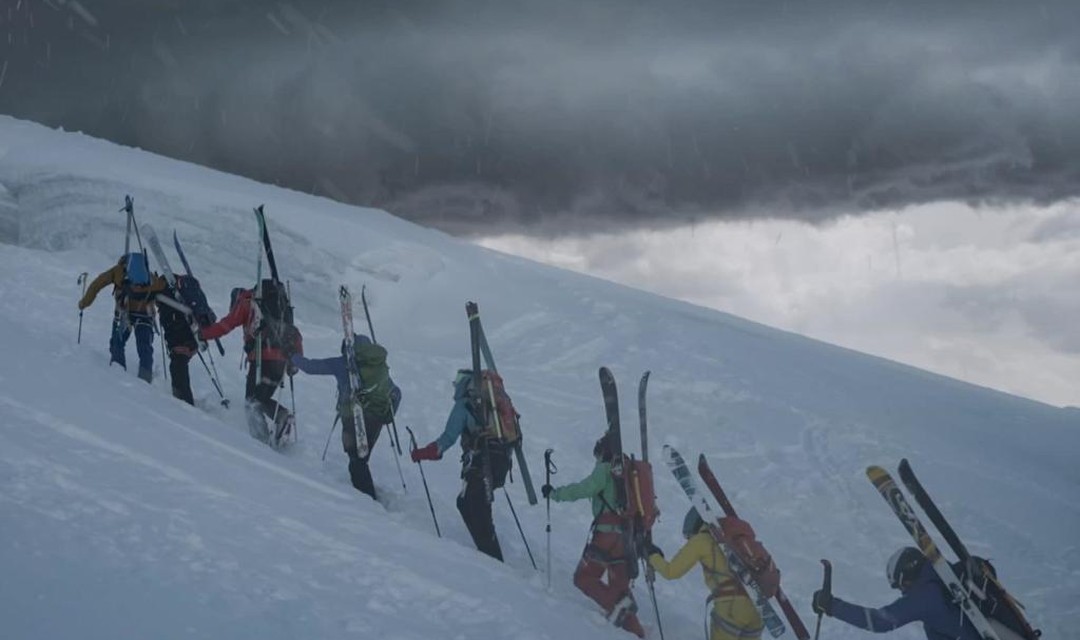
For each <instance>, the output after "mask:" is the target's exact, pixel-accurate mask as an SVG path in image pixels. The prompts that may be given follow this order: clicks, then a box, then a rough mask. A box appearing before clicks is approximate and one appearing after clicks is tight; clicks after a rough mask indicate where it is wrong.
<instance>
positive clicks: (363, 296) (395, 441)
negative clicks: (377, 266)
mask: <svg viewBox="0 0 1080 640" xmlns="http://www.w3.org/2000/svg"><path fill="white" fill-rule="evenodd" d="M360 302H361V303H362V305H363V307H364V317H365V318H366V319H367V326H368V333H369V334H370V335H371V341H372V342H374V343H375V344H379V341H378V340H376V339H375V325H374V324H372V322H371V312H370V311H369V310H368V304H367V285H366V284H365V285H363V286H361V287H360ZM390 404H391V407H393V402H392V401H391V403H390ZM395 417H396V416H394V415H392V414H391V416H390V430H389V434H390V444H392V445H393V447H394V451H395V452H396V456H395V457H394V464H396V465H397V471H398V476H399V477H400V478H401V488H402V489H403V490H404V491H405V492H406V493H408V492H409V488H408V487H406V486H405V474H404V473H402V472H401V461H400V460H398V458H400V457H401V437H400V436H398V430H397V421H396V420H395Z"/></svg>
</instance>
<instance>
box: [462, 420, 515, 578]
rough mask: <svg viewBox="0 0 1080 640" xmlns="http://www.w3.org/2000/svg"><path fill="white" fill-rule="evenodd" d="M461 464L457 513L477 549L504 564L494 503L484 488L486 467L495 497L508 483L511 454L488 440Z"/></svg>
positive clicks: (479, 445)
mask: <svg viewBox="0 0 1080 640" xmlns="http://www.w3.org/2000/svg"><path fill="white" fill-rule="evenodd" d="M484 447H486V448H487V456H485V455H484V453H483V448H484ZM462 462H463V466H462V469H461V479H462V487H461V493H459V494H458V497H457V508H458V511H459V512H460V513H461V517H462V519H463V520H464V521H465V527H466V528H468V530H469V535H471V536H472V539H473V543H474V544H476V548H477V549H478V550H479V551H480V552H481V553H485V554H487V555H489V556H491V557H492V558H495V559H496V560H498V561H499V562H502V559H503V554H502V547H501V546H500V545H499V536H498V535H497V534H496V533H495V522H494V519H493V518H492V514H491V501H490V500H489V499H488V498H489V496H488V492H487V489H486V487H485V476H486V475H487V473H485V465H486V467H487V469H489V470H490V478H491V492H492V496H491V497H492V498H493V497H494V493H495V490H496V489H499V488H501V487H502V486H503V485H504V484H506V474H508V473H509V472H510V455H509V453H508V452H507V450H506V448H505V447H504V446H502V445H501V444H499V443H497V442H495V441H491V440H489V441H486V443H484V442H482V443H479V444H478V446H477V448H476V450H474V451H470V452H467V453H466V454H465V455H464V456H463V457H462Z"/></svg>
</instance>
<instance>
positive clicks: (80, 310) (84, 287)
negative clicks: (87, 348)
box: [75, 271, 90, 344]
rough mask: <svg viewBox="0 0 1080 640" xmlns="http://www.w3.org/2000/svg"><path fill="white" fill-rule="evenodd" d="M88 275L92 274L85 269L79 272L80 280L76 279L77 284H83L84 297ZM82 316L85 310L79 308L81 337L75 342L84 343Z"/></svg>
mask: <svg viewBox="0 0 1080 640" xmlns="http://www.w3.org/2000/svg"><path fill="white" fill-rule="evenodd" d="M88 275H90V274H88V273H87V272H85V271H83V272H82V273H80V274H79V279H78V281H76V284H81V285H82V294H83V297H85V296H86V277H87V276H88ZM79 299H80V300H82V298H79ZM82 317H83V310H82V309H79V337H78V338H77V339H76V340H75V344H82Z"/></svg>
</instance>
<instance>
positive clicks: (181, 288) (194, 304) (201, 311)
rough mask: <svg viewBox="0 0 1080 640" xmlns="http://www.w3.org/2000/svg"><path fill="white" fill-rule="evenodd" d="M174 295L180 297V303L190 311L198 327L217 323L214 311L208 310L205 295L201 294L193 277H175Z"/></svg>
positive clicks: (197, 282) (200, 288)
mask: <svg viewBox="0 0 1080 640" xmlns="http://www.w3.org/2000/svg"><path fill="white" fill-rule="evenodd" d="M176 293H177V295H179V296H180V301H181V302H183V303H184V304H186V305H187V306H188V308H189V309H191V312H192V314H194V316H195V320H196V321H197V322H198V323H199V326H200V327H205V326H207V325H211V324H213V323H214V322H216V321H217V317H216V316H215V315H214V311H213V310H212V309H211V308H210V303H209V302H207V301H206V294H205V293H203V290H202V287H200V286H199V281H198V280H196V279H195V277H194V276H177V278H176Z"/></svg>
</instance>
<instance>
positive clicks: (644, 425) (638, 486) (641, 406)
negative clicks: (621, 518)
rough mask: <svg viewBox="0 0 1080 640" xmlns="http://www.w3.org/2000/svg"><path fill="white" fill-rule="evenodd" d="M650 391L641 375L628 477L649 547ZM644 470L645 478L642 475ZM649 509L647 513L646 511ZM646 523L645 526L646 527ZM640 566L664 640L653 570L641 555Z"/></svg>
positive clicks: (653, 510)
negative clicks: (635, 460)
mask: <svg viewBox="0 0 1080 640" xmlns="http://www.w3.org/2000/svg"><path fill="white" fill-rule="evenodd" d="M648 387H649V372H648V371H646V372H645V373H643V374H641V380H640V381H639V382H638V428H639V430H640V431H641V463H642V465H643V466H642V470H641V471H639V470H635V471H634V473H633V475H632V476H631V481H632V483H633V485H634V495H636V497H637V499H636V504H637V511H638V514H639V518H640V522H638V523H636V527H637V529H638V531H640V532H641V539H642V540H643V541H645V542H648V543H652V525H653V524H654V523H655V522H656V519H657V518H658V517H659V516H660V509H659V508H658V507H657V506H656V489H655V487H654V486H653V474H652V465H651V464H650V463H649V427H648V425H649V422H648V416H647V414H646V407H645V395H646V391H647V390H648ZM644 470H647V475H646V473H645V472H644ZM647 509H648V511H646V510H647ZM646 523H647V524H646ZM638 556H639V558H640V559H641V563H642V566H644V567H645V585H646V586H647V587H648V588H649V598H650V599H651V600H652V604H653V613H654V614H655V615H656V628H657V631H658V632H659V634H660V640H664V625H663V623H662V622H661V621H660V605H659V603H657V601H656V586H655V583H656V570H655V569H653V566H652V565H651V564H649V559H648V558H647V557H646V555H645V554H644V553H638Z"/></svg>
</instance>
